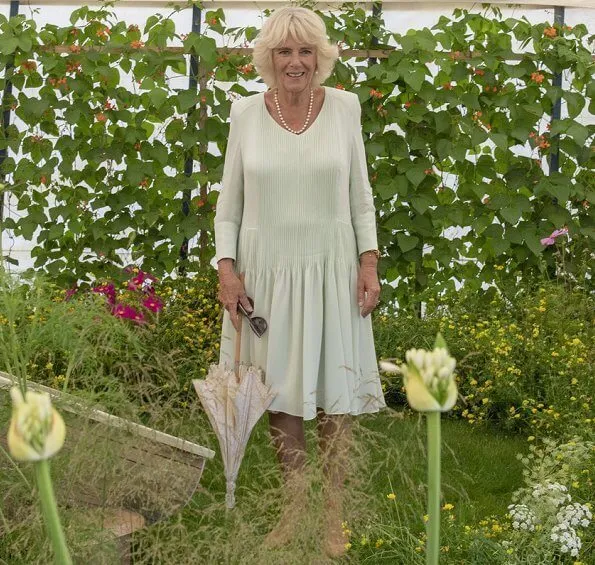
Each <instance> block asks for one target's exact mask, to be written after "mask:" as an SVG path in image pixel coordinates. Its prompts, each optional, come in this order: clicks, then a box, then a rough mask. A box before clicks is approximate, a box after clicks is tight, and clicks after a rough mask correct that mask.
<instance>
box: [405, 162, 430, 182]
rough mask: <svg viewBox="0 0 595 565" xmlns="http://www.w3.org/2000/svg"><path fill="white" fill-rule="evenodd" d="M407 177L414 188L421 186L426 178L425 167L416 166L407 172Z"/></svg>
mask: <svg viewBox="0 0 595 565" xmlns="http://www.w3.org/2000/svg"><path fill="white" fill-rule="evenodd" d="M405 176H406V177H407V178H408V179H409V182H411V184H412V185H413V186H419V184H420V183H421V181H423V180H424V179H425V178H426V173H425V167H424V165H414V166H413V167H411V168H410V169H408V170H407V171H406V172H405Z"/></svg>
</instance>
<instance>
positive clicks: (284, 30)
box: [253, 7, 339, 88]
mask: <svg viewBox="0 0 595 565" xmlns="http://www.w3.org/2000/svg"><path fill="white" fill-rule="evenodd" d="M287 38H291V39H294V40H295V41H297V42H299V43H304V44H305V45H312V46H313V47H314V48H315V49H316V73H314V78H313V79H312V80H313V82H314V83H315V84H314V85H315V86H319V85H320V84H322V83H323V82H324V81H325V80H326V79H327V78H328V77H329V76H331V73H332V72H333V67H334V66H335V61H336V60H337V58H338V57H339V50H338V48H337V46H336V45H333V44H332V43H331V42H330V41H329V40H328V36H327V34H326V27H325V25H324V22H323V21H322V18H321V17H320V16H318V15H317V14H315V13H314V12H313V11H312V10H307V9H306V8H293V7H286V8H280V9H278V10H275V11H274V12H273V15H272V16H271V17H270V18H269V19H268V20H267V21H266V22H265V23H264V25H263V26H262V29H261V31H260V33H259V35H258V38H257V40H256V44H255V46H254V55H253V60H254V66H255V67H256V70H257V71H258V73H259V74H260V76H261V77H262V78H263V80H264V82H265V83H266V84H267V86H268V87H269V88H273V87H274V86H276V77H275V71H274V69H273V49H275V48H276V47H279V46H280V45H282V44H283V42H285V41H286V40H287Z"/></svg>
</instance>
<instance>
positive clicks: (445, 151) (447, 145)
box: [436, 139, 452, 161]
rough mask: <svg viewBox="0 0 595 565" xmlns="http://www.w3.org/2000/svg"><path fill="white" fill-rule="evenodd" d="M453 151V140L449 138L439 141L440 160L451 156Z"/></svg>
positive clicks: (437, 151) (437, 149)
mask: <svg viewBox="0 0 595 565" xmlns="http://www.w3.org/2000/svg"><path fill="white" fill-rule="evenodd" d="M451 152H452V142H451V141H450V140H449V139H439V140H438V141H437V143H436V153H437V154H438V159H440V161H443V160H444V159H446V158H448V157H450V154H451Z"/></svg>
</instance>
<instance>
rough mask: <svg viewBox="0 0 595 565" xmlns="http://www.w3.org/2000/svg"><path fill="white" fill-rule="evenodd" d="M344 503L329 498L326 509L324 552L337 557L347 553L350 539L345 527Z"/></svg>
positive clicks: (331, 556)
mask: <svg viewBox="0 0 595 565" xmlns="http://www.w3.org/2000/svg"><path fill="white" fill-rule="evenodd" d="M341 510H342V505H341V503H340V502H338V501H332V500H328V499H327V501H326V504H325V509H324V541H323V543H324V552H325V553H326V554H327V556H328V557H330V558H333V559H336V558H337V557H341V556H343V555H345V553H346V552H347V548H346V547H345V545H346V544H347V542H348V541H349V538H348V536H347V535H346V532H345V531H344V529H343V518H342V512H341Z"/></svg>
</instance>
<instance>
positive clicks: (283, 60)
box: [273, 38, 316, 93]
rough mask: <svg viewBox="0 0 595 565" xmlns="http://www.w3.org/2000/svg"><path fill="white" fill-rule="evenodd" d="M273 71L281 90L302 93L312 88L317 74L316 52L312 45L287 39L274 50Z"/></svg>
mask: <svg viewBox="0 0 595 565" xmlns="http://www.w3.org/2000/svg"><path fill="white" fill-rule="evenodd" d="M273 69H274V70H275V79H276V85H277V88H279V90H284V91H286V92H288V93H297V92H302V91H303V90H305V89H306V88H310V87H311V84H312V77H313V76H314V73H315V72H316V50H315V49H314V47H312V46H311V45H306V44H304V43H299V42H297V41H296V40H295V39H291V38H287V40H286V41H285V42H283V44H282V45H280V46H279V47H276V48H275V49H273Z"/></svg>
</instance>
